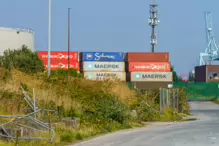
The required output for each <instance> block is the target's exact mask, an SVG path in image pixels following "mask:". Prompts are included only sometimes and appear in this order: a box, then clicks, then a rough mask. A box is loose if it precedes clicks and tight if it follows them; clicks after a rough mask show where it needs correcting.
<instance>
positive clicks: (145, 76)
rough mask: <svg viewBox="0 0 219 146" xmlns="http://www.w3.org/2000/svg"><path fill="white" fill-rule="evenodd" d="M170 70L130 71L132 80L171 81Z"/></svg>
mask: <svg viewBox="0 0 219 146" xmlns="http://www.w3.org/2000/svg"><path fill="white" fill-rule="evenodd" d="M172 80H173V73H172V72H131V81H134V82H138V81H139V82H172Z"/></svg>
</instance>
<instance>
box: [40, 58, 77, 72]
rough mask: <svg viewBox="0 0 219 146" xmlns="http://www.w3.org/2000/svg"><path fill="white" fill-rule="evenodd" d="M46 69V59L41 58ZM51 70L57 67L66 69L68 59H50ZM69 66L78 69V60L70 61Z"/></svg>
mask: <svg viewBox="0 0 219 146" xmlns="http://www.w3.org/2000/svg"><path fill="white" fill-rule="evenodd" d="M42 61H43V63H44V65H45V67H46V70H48V61H47V60H42ZM50 67H51V70H58V69H64V70H67V69H68V60H51V66H50ZM70 68H73V69H75V70H80V62H78V61H70Z"/></svg>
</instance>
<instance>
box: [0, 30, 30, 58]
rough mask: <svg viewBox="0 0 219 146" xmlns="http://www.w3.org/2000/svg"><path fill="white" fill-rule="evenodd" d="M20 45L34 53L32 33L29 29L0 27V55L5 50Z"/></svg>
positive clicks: (16, 47) (19, 46)
mask: <svg viewBox="0 0 219 146" xmlns="http://www.w3.org/2000/svg"><path fill="white" fill-rule="evenodd" d="M22 45H25V46H27V47H28V48H29V49H31V50H33V51H34V32H33V31H32V30H31V29H21V28H9V27H0V55H2V53H3V52H4V51H5V50H7V49H18V48H21V47H22Z"/></svg>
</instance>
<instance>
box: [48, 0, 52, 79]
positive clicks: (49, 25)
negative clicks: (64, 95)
mask: <svg viewBox="0 0 219 146" xmlns="http://www.w3.org/2000/svg"><path fill="white" fill-rule="evenodd" d="M51 10H52V0H49V18H48V77H50V71H51V63H50V53H51Z"/></svg>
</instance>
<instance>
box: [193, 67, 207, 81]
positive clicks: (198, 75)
mask: <svg viewBox="0 0 219 146" xmlns="http://www.w3.org/2000/svg"><path fill="white" fill-rule="evenodd" d="M206 69H207V68H206V66H205V65H203V66H196V67H195V82H197V83H198V82H206V81H207V80H206V79H207V74H206V71H207V70H206Z"/></svg>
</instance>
